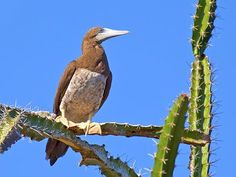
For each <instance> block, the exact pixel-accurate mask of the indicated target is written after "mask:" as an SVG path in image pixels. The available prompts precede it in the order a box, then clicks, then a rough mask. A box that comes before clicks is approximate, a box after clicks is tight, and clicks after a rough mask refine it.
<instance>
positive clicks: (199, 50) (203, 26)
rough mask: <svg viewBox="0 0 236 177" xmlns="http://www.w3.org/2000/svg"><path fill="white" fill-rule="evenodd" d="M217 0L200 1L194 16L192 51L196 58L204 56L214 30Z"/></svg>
mask: <svg viewBox="0 0 236 177" xmlns="http://www.w3.org/2000/svg"><path fill="white" fill-rule="evenodd" d="M215 10H216V0H199V1H198V4H197V5H196V13H195V15H193V19H194V25H193V27H192V30H193V34H192V49H193V54H194V56H196V58H199V57H201V55H202V54H204V51H205V49H206V48H207V46H208V41H209V39H210V37H211V36H212V34H211V33H212V30H213V29H214V20H215V17H216V15H215Z"/></svg>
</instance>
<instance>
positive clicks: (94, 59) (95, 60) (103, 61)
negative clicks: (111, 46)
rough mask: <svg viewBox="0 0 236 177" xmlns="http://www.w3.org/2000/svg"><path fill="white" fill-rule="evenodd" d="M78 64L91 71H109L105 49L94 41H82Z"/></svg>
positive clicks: (103, 72)
mask: <svg viewBox="0 0 236 177" xmlns="http://www.w3.org/2000/svg"><path fill="white" fill-rule="evenodd" d="M78 62H79V63H80V65H81V66H82V67H84V68H87V69H89V70H91V71H95V72H98V73H101V74H105V75H107V74H108V73H109V72H110V69H109V64H108V61H107V57H106V54H105V51H104V49H103V47H102V46H101V44H99V43H97V42H94V41H84V42H83V44H82V57H81V58H80V59H79V60H78Z"/></svg>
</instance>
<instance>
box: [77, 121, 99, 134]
mask: <svg viewBox="0 0 236 177" xmlns="http://www.w3.org/2000/svg"><path fill="white" fill-rule="evenodd" d="M77 126H78V127H79V128H80V129H83V130H84V134H85V136H86V135H89V134H99V135H101V134H102V129H101V126H100V124H99V123H95V122H88V121H87V122H81V123H78V124H77Z"/></svg>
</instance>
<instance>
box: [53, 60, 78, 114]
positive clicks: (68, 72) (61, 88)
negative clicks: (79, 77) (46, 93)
mask: <svg viewBox="0 0 236 177" xmlns="http://www.w3.org/2000/svg"><path fill="white" fill-rule="evenodd" d="M75 70H76V61H75V60H74V61H72V62H70V63H69V64H68V65H67V67H66V69H65V71H64V73H63V75H62V77H61V80H60V82H59V85H58V88H57V91H56V96H55V98H54V105H53V112H54V113H55V114H56V115H59V114H60V109H59V107H60V104H61V100H62V98H63V96H64V94H65V92H66V89H67V87H68V85H69V83H70V80H71V78H72V76H73V75H74V73H75Z"/></svg>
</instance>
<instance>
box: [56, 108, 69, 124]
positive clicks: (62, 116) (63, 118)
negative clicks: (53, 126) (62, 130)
mask: <svg viewBox="0 0 236 177" xmlns="http://www.w3.org/2000/svg"><path fill="white" fill-rule="evenodd" d="M60 111H61V116H59V117H58V120H59V121H60V122H61V123H63V124H64V125H65V126H66V127H67V128H69V127H70V122H69V120H68V119H67V118H66V117H65V112H66V109H65V108H63V109H60Z"/></svg>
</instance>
